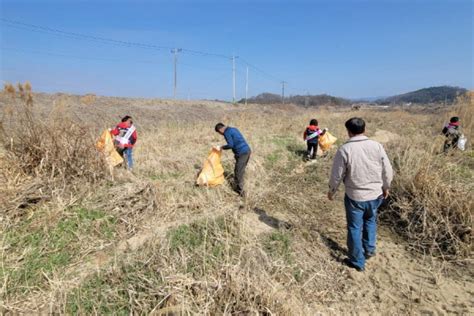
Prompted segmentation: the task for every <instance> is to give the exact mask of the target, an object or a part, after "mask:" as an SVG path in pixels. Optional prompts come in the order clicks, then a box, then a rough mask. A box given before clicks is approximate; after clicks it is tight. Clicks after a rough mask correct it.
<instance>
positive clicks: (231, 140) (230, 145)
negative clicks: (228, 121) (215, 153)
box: [222, 132, 234, 150]
mask: <svg viewBox="0 0 474 316" xmlns="http://www.w3.org/2000/svg"><path fill="white" fill-rule="evenodd" d="M224 138H225V141H226V142H227V145H225V146H222V149H224V150H228V149H232V148H234V137H233V134H232V133H231V132H229V133H226V134H224Z"/></svg>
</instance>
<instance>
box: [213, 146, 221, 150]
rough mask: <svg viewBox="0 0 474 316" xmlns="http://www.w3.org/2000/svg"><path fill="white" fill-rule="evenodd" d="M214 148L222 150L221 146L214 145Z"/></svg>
mask: <svg viewBox="0 0 474 316" xmlns="http://www.w3.org/2000/svg"><path fill="white" fill-rule="evenodd" d="M212 149H214V150H217V151H221V150H222V148H221V146H214V147H212Z"/></svg>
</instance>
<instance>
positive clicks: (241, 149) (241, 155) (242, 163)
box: [215, 123, 251, 196]
mask: <svg viewBox="0 0 474 316" xmlns="http://www.w3.org/2000/svg"><path fill="white" fill-rule="evenodd" d="M215 131H216V132H217V133H219V134H221V135H223V136H224V138H225V140H226V142H227V144H226V145H224V146H220V147H219V146H218V147H217V149H218V150H229V149H232V151H233V152H234V156H235V168H234V189H235V191H236V192H237V193H238V194H239V195H240V196H244V176H245V168H246V167H247V164H248V162H249V160H250V153H251V151H250V146H249V145H248V144H247V142H246V141H245V138H244V136H242V134H241V133H240V131H239V130H238V129H236V128H234V127H228V126H225V125H224V124H222V123H218V124H216V126H215Z"/></svg>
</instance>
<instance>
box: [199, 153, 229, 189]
mask: <svg viewBox="0 0 474 316" xmlns="http://www.w3.org/2000/svg"><path fill="white" fill-rule="evenodd" d="M196 183H197V185H201V186H204V185H205V186H209V187H214V186H217V185H220V184H222V183H224V168H223V167H222V164H221V152H220V151H219V150H216V149H214V148H213V149H212V150H211V152H210V153H209V156H208V157H207V159H206V161H205V162H204V165H203V166H202V170H201V172H200V173H199V176H198V178H197V180H196Z"/></svg>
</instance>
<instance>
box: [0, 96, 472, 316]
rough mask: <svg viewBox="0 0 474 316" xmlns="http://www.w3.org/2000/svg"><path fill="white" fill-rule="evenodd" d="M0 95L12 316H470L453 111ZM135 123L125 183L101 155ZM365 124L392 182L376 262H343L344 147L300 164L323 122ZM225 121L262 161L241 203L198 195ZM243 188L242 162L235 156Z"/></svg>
mask: <svg viewBox="0 0 474 316" xmlns="http://www.w3.org/2000/svg"><path fill="white" fill-rule="evenodd" d="M29 90H31V88H30V87H23V92H21V91H19V90H18V88H15V89H13V91H12V89H11V88H9V89H6V90H5V91H4V92H3V93H2V94H1V96H0V111H1V112H0V118H1V126H0V131H1V140H2V142H3V145H2V148H1V149H0V157H1V160H0V175H1V179H2V185H1V186H0V225H1V249H0V250H1V252H0V253H1V258H0V259H1V261H0V262H1V265H0V313H2V314H17V313H59V314H78V313H79V314H110V313H112V314H124V315H125V314H131V313H133V314H142V313H143V314H153V315H188V314H210V315H215V314H218V315H219V314H264V315H314V314H317V313H321V314H329V315H339V314H353V313H355V314H359V313H360V314H369V313H370V314H428V315H438V314H451V313H452V314H466V315H467V314H472V313H474V282H473V280H474V267H473V260H472V259H473V256H472V231H471V229H472V216H473V202H472V196H473V191H474V185H473V183H474V181H473V179H474V174H473V170H474V152H473V150H472V147H471V146H468V149H467V150H466V151H465V152H453V153H450V154H448V155H444V154H441V153H440V151H441V149H442V144H443V141H444V139H443V137H442V136H440V130H441V128H442V126H443V122H445V121H446V120H448V119H449V117H450V115H451V114H458V115H459V116H460V117H461V120H462V124H463V126H464V132H465V134H466V136H467V137H468V139H469V140H472V139H473V138H474V129H473V122H474V120H473V113H474V103H473V98H472V95H471V96H467V97H465V98H462V99H459V102H458V104H457V105H456V106H455V107H452V108H447V109H438V110H435V111H428V110H426V109H410V110H409V111H408V110H403V109H393V110H390V111H388V110H386V111H382V110H361V111H357V112H352V111H349V110H345V109H332V108H324V109H319V108H315V109H303V108H300V107H296V106H293V105H274V106H259V105H251V106H250V105H249V106H242V105H231V104H225V103H219V102H207V101H168V100H150V99H124V98H110V97H99V96H95V95H88V96H82V97H81V96H71V95H63V94H57V95H45V94H32V93H31V92H29ZM126 114H129V115H132V116H133V118H134V122H135V124H136V125H137V128H138V142H137V145H136V148H135V151H134V157H135V164H136V168H135V169H134V171H133V173H130V172H128V171H126V170H124V169H121V168H117V169H116V170H115V171H114V178H113V179H112V177H111V175H110V174H109V173H108V172H107V170H106V168H104V164H103V161H102V159H101V157H100V156H99V154H98V153H97V152H96V150H95V148H94V143H95V141H96V140H97V138H98V137H99V135H100V133H101V131H102V130H103V129H105V128H108V127H112V126H114V125H115V124H116V123H117V122H118V121H119V119H120V117H122V116H124V115H126ZM355 115H357V116H360V117H363V118H364V119H365V120H366V122H367V124H368V131H367V134H368V136H370V137H372V138H374V139H376V140H378V141H380V142H382V143H383V144H384V146H385V148H386V149H387V152H388V154H389V157H390V159H391V160H392V163H393V166H394V169H395V172H396V175H395V179H394V183H393V188H392V195H391V198H390V200H389V201H388V202H387V203H386V205H384V206H383V207H382V209H381V210H380V215H379V220H380V226H379V239H378V254H377V256H376V257H375V258H373V259H371V260H370V261H369V262H368V265H367V267H366V271H365V272H363V273H359V272H356V271H353V270H350V269H348V268H347V267H345V266H343V265H342V264H341V261H342V259H343V258H344V257H345V250H346V245H345V237H346V227H345V214H344V207H343V202H342V198H343V193H342V192H341V193H339V195H338V196H337V198H336V200H335V201H334V202H330V201H328V200H327V198H326V193H327V182H328V176H329V172H330V168H331V163H332V158H333V156H334V153H335V150H336V148H333V150H332V151H330V152H329V154H328V155H327V156H325V157H321V158H320V159H319V160H318V161H317V162H315V163H306V162H304V161H303V159H302V152H303V151H304V149H305V144H304V142H303V140H302V132H303V130H304V128H305V126H306V125H307V123H308V122H309V120H310V119H311V118H317V119H318V120H319V122H320V126H321V127H328V128H329V129H330V131H331V132H332V133H333V134H334V135H335V136H336V137H338V139H339V140H338V143H337V144H338V145H340V144H342V143H343V142H344V141H345V140H346V139H347V135H346V132H345V129H344V122H345V120H347V119H348V118H350V117H352V116H355ZM218 121H222V122H224V123H227V124H229V125H231V126H236V127H238V128H239V129H240V130H241V131H242V133H243V134H244V135H245V136H246V138H247V140H248V141H249V143H250V145H251V147H252V150H253V156H252V157H251V161H250V163H249V166H248V168H247V190H248V196H247V198H246V200H245V201H241V200H240V198H239V197H238V196H237V195H236V194H235V193H233V191H232V190H231V188H230V185H229V184H228V183H226V184H224V185H222V186H220V187H216V188H202V187H196V186H195V180H196V176H197V173H198V172H199V169H200V167H201V166H202V163H203V161H204V159H205V158H206V156H207V154H208V152H209V150H210V148H211V146H212V145H218V144H222V143H223V139H222V137H220V136H219V135H218V134H216V133H215V132H214V130H213V127H214V125H215V123H217V122H218ZM223 165H224V168H225V170H226V172H228V174H227V177H228V178H229V179H230V178H231V177H232V174H231V173H232V170H233V157H232V154H231V153H230V152H228V153H225V154H224V155H223Z"/></svg>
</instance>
